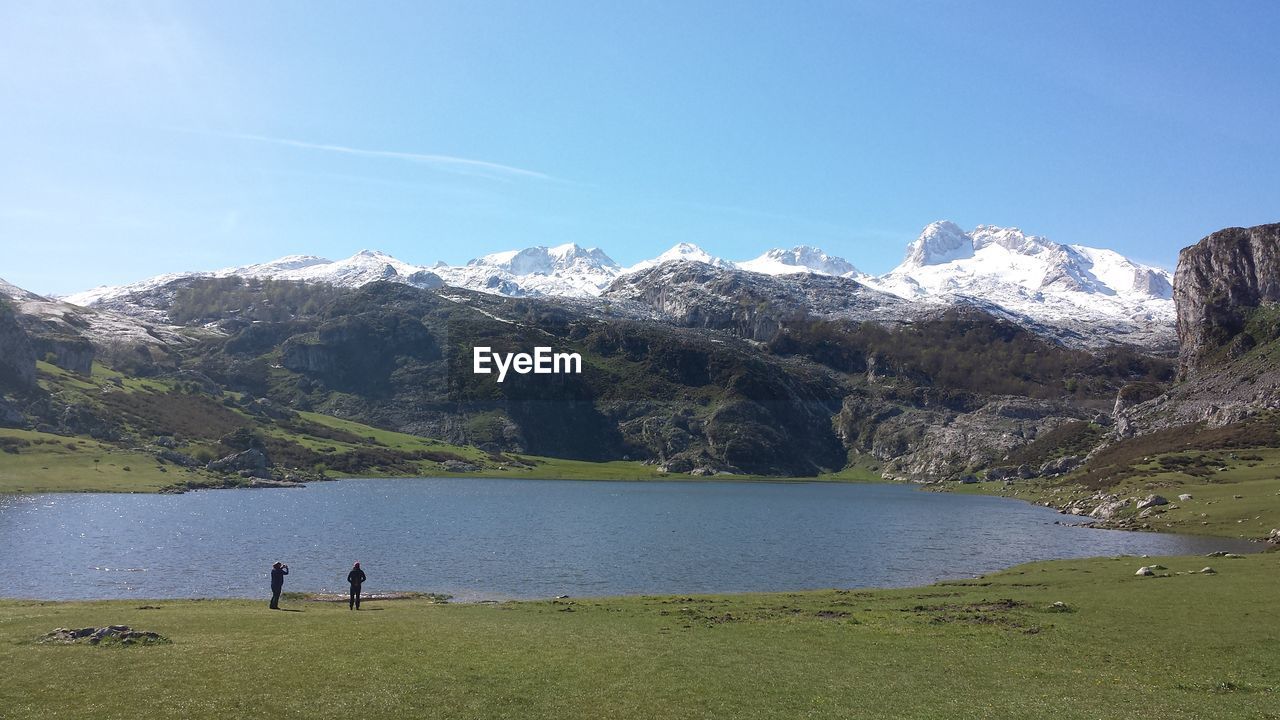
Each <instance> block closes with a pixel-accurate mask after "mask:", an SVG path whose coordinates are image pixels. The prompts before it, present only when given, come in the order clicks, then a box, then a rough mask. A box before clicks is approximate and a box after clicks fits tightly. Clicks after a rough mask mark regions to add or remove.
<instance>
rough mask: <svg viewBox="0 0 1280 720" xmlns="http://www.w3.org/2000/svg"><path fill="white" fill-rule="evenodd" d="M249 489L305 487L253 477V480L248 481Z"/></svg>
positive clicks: (284, 481)
mask: <svg viewBox="0 0 1280 720" xmlns="http://www.w3.org/2000/svg"><path fill="white" fill-rule="evenodd" d="M249 487H251V488H301V487H306V485H305V484H303V483H300V482H293V481H290V480H271V479H268V478H257V477H255V478H254V479H252V480H250V481H249Z"/></svg>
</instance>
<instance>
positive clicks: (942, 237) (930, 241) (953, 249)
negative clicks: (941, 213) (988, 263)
mask: <svg viewBox="0 0 1280 720" xmlns="http://www.w3.org/2000/svg"><path fill="white" fill-rule="evenodd" d="M972 256H973V238H971V237H969V234H968V233H966V232H965V231H964V230H961V229H960V226H959V225H956V224H955V223H953V222H951V221H950V220H939V221H938V222H935V223H930V224H929V225H928V226H927V227H926V228H925V229H924V231H923V232H921V233H920V237H918V238H916V239H915V240H914V241H913V242H912V243H911V244H910V245H908V246H907V257H906V259H905V260H903V261H902V265H900V266H899V267H907V266H913V267H918V266H921V265H936V264H940V263H945V262H950V261H952V260H958V259H960V258H966V257H972Z"/></svg>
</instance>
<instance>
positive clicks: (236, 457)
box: [208, 448, 271, 473]
mask: <svg viewBox="0 0 1280 720" xmlns="http://www.w3.org/2000/svg"><path fill="white" fill-rule="evenodd" d="M270 464H271V463H269V462H268V461H267V455H266V453H264V452H262V451H261V450H259V449H257V448H249V449H248V450H244V451H242V452H238V453H234V454H232V455H228V456H226V457H224V458H222V459H221V460H213V461H211V462H210V463H209V465H208V468H209V469H210V470H213V471H214V472H240V471H242V470H247V471H249V472H251V473H252V472H255V471H261V472H265V471H266V469H267V466H268V465H270Z"/></svg>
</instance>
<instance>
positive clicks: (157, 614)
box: [0, 553, 1280, 720]
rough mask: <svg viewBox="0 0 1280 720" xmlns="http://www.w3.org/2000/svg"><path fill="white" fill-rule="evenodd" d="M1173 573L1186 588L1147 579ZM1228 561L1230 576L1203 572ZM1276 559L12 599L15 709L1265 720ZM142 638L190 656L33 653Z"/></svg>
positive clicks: (1221, 568) (1270, 689)
mask: <svg viewBox="0 0 1280 720" xmlns="http://www.w3.org/2000/svg"><path fill="white" fill-rule="evenodd" d="M1142 564H1160V565H1163V566H1165V567H1166V568H1167V570H1166V571H1162V572H1161V574H1162V575H1166V577H1136V576H1135V575H1134V572H1135V570H1136V569H1137V567H1138V566H1139V565H1142ZM1205 565H1213V566H1214V567H1215V569H1216V571H1217V572H1216V574H1212V575H1209V574H1200V573H1199V572H1198V571H1199V570H1200V569H1201V568H1202V567H1204V566H1205ZM1278 578H1280V554H1276V553H1271V554H1263V555H1256V556H1249V557H1246V558H1242V559H1229V558H1212V559H1209V558H1204V557H1168V558H1144V559H1138V558H1116V559H1093V560H1072V561H1060V562H1051V563H1037V564H1032V565H1024V566H1020V567H1017V568H1014V569H1012V570H1009V571H1006V572H1002V573H997V574H993V575H988V576H985V577H980V578H973V579H968V580H958V581H953V582H945V583H939V584H937V585H933V586H929V587H921V588H909V589H902V590H869V591H861V590H853V591H849V590H824V591H815V592H795V593H769V594H745V595H698V596H645V597H624V598H605V599H596V598H564V599H559V600H548V601H541V602H518V603H484V604H438V603H433V602H430V601H425V600H397V601H393V602H391V601H388V602H374V601H370V602H368V603H366V604H365V606H364V609H363V610H362V611H361V612H359V613H355V612H351V611H349V610H348V609H347V608H346V607H345V606H344V605H342V604H341V603H324V602H304V601H289V600H286V601H285V602H284V603H283V607H284V608H285V610H288V611H295V612H271V611H269V610H267V608H266V601H265V599H262V600H253V601H207V600H206V601H189V600H179V601H174V600H164V601H147V602H139V601H113V602H84V603H42V602H26V601H2V602H0V663H3V666H4V667H5V668H6V674H5V682H4V683H2V684H0V707H3V708H4V709H5V712H6V713H9V714H11V716H13V717H59V718H99V717H130V716H133V715H134V714H136V712H137V710H138V702H139V698H146V700H147V708H146V713H147V716H148V717H151V718H158V719H161V720H163V719H164V718H184V719H186V718H193V719H196V720H198V719H200V718H222V717H240V718H268V717H270V718H276V717H339V716H348V715H352V716H359V717H362V718H372V719H381V718H404V717H450V718H486V719H487V718H501V717H508V718H530V719H534V720H536V719H537V718H556V719H557V720H559V719H562V718H599V717H609V718H619V719H623V720H625V719H626V718H644V719H646V720H647V719H648V718H653V717H680V718H726V717H732V718H796V717H807V718H841V719H843V718H849V717H867V716H874V717H897V718H936V717H946V718H962V719H964V718H992V717H999V718H1035V719H1037V720H1038V719H1039V718H1044V717H1055V718H1066V719H1068V720H1070V719H1072V718H1090V719H1092V718H1097V717H1100V716H1102V717H1123V718H1153V719H1154V718H1199V717H1212V718H1260V717H1267V716H1268V715H1269V714H1272V715H1273V714H1275V708H1276V707H1277V701H1278V700H1280V653H1277V652H1276V648H1277V647H1280V616H1277V614H1276V613H1275V612H1274V611H1273V607H1272V605H1273V600H1272V598H1273V595H1274V588H1275V586H1276V581H1277V579H1278ZM106 623H122V624H126V625H130V626H137V627H145V628H148V629H150V630H154V631H156V632H158V633H160V634H163V635H164V636H166V637H168V638H170V639H171V640H172V642H171V643H170V644H162V645H157V646H154V647H150V648H147V649H146V650H145V651H143V652H133V651H120V652H102V651H99V650H97V649H95V648H91V647H83V646H78V645H68V646H53V645H40V644H36V643H34V642H32V640H33V639H34V638H36V637H39V636H40V635H42V634H44V633H47V632H49V631H50V630H51V629H53V628H57V627H84V626H101V625H103V624H106Z"/></svg>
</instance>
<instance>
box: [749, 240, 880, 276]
mask: <svg viewBox="0 0 1280 720" xmlns="http://www.w3.org/2000/svg"><path fill="white" fill-rule="evenodd" d="M737 265H738V268H739V269H741V270H746V271H748V272H758V273H764V274H765V275H791V274H794V273H806V272H807V273H816V274H818V275H836V276H839V277H856V276H858V275H861V274H862V273H861V272H859V271H858V268H856V267H854V266H853V264H852V263H850V262H849V261H848V260H845V259H844V258H841V257H835V256H834V255H828V254H826V253H825V252H823V251H822V250H820V249H818V248H816V247H813V246H811V245H797V246H796V247H793V248H791V249H790V250H783V249H782V248H774V249H772V250H769V251H767V252H765V253H764V254H763V255H761V256H760V257H757V258H755V259H752V260H746V261H743V262H740V263H738V264H737Z"/></svg>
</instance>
